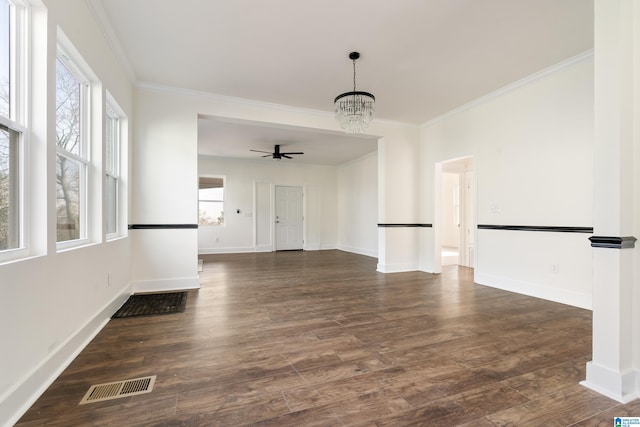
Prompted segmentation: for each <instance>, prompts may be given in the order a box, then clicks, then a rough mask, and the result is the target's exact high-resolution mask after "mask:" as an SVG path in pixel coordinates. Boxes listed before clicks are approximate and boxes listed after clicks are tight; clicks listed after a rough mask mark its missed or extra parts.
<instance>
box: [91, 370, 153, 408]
mask: <svg viewBox="0 0 640 427" xmlns="http://www.w3.org/2000/svg"><path fill="white" fill-rule="evenodd" d="M155 382H156V375H153V376H150V377H144V378H135V379H133V380H124V381H116V382H112V383H106V384H98V385H92V386H91V387H89V391H87V393H86V394H85V395H84V397H83V398H82V400H81V401H80V403H79V404H80V405H83V404H85V403H93V402H102V401H103V400H111V399H119V398H121V397H128V396H135V395H137V394H144V393H150V392H151V390H153V385H154V384H155Z"/></svg>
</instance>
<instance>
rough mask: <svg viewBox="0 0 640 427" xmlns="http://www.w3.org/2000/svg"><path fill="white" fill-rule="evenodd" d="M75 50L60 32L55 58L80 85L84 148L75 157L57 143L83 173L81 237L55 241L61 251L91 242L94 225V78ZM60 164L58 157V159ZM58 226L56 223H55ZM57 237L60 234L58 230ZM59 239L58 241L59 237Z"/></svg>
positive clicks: (81, 183)
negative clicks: (91, 203)
mask: <svg viewBox="0 0 640 427" xmlns="http://www.w3.org/2000/svg"><path fill="white" fill-rule="evenodd" d="M70 51H72V45H71V44H70V42H69V41H68V39H67V38H66V37H65V36H64V35H63V34H62V32H60V31H59V32H58V53H57V55H56V61H57V60H60V61H61V62H62V63H63V64H64V66H65V67H66V68H67V70H68V71H69V72H70V73H71V74H73V76H74V77H75V78H76V79H77V80H78V83H79V84H80V103H81V112H82V116H81V117H80V132H81V145H80V150H79V152H80V154H79V155H78V154H74V153H71V152H69V151H67V150H64V149H62V148H61V147H59V146H58V145H57V144H56V154H57V155H60V156H63V157H66V158H68V159H70V160H72V161H74V162H77V163H79V164H81V165H82V168H81V170H80V175H81V176H80V197H79V199H80V206H79V215H80V218H81V220H80V221H79V222H80V237H79V238H78V239H73V240H64V241H60V242H58V241H56V249H57V250H58V251H64V250H67V249H72V248H76V247H82V246H86V245H88V244H89V243H91V240H90V238H89V233H90V232H89V230H90V228H91V227H93V226H94V225H93V224H91V218H90V215H89V206H88V204H89V199H90V194H89V189H90V184H89V176H90V175H91V171H90V168H91V167H92V164H91V146H92V143H91V135H92V134H91V119H92V112H91V106H92V102H91V79H90V78H89V77H88V76H89V75H90V74H92V73H90V72H87V71H85V70H83V69H82V68H81V66H80V64H84V61H83V60H82V58H81V57H80V56H79V54H75V55H71V54H69V53H68V52H70ZM56 162H57V157H56ZM56 223H57V221H56ZM56 236H57V231H56ZM56 240H57V238H56Z"/></svg>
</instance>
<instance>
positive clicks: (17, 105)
mask: <svg viewBox="0 0 640 427" xmlns="http://www.w3.org/2000/svg"><path fill="white" fill-rule="evenodd" d="M24 14H25V12H24V8H22V7H20V6H18V5H16V4H15V3H14V2H11V1H8V0H0V254H5V253H6V252H7V251H10V250H15V249H19V248H21V247H23V241H24V231H23V223H24V221H23V216H24V212H23V210H24V209H23V200H24V191H23V190H24V189H23V184H22V183H23V170H24V166H23V162H24V156H23V155H22V153H23V150H24V148H23V145H24V134H25V131H26V129H25V127H24V120H23V119H24V117H23V114H21V112H22V111H24V108H25V106H24V97H23V94H24V93H25V92H24V90H22V89H23V86H22V84H24V79H23V78H22V76H23V75H24V71H25V70H24V66H23V63H22V60H23V58H24V57H26V52H25V51H24V46H25V43H23V40H22V39H21V37H20V35H21V34H22V32H21V31H20V30H21V28H22V26H23V25H24V24H23V23H24V20H23V17H24ZM2 258H3V259H4V256H3V257H2Z"/></svg>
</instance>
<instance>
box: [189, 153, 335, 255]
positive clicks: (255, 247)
mask: <svg viewBox="0 0 640 427" xmlns="http://www.w3.org/2000/svg"><path fill="white" fill-rule="evenodd" d="M198 171H199V174H200V175H202V176H207V175H208V176H211V175H218V176H224V177H225V215H224V217H225V224H224V225H223V226H201V227H199V229H198V253H201V254H211V253H221V252H230V253H233V252H254V251H271V250H273V236H272V231H273V230H272V225H273V218H272V216H273V203H274V199H273V197H274V195H273V187H274V186H277V185H287V186H299V187H302V188H303V192H304V202H303V203H304V206H305V209H304V228H305V239H304V240H305V242H304V248H305V249H315V250H317V249H331V248H335V247H336V245H337V234H338V233H337V211H336V204H337V198H336V193H337V182H336V168H335V167H333V166H317V165H307V164H299V163H295V162H289V163H287V161H286V160H282V161H279V162H274V161H273V160H270V159H260V160H238V159H229V158H220V157H207V156H200V157H199V159H198ZM238 209H240V213H239V214H238V213H237V210H238Z"/></svg>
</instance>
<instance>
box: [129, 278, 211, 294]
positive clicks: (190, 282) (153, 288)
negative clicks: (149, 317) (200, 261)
mask: <svg viewBox="0 0 640 427" xmlns="http://www.w3.org/2000/svg"><path fill="white" fill-rule="evenodd" d="M131 286H132V288H133V293H143V292H167V291H180V290H188V289H200V278H199V277H198V276H194V277H176V278H173V279H151V280H138V281H134V282H132V283H131Z"/></svg>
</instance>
